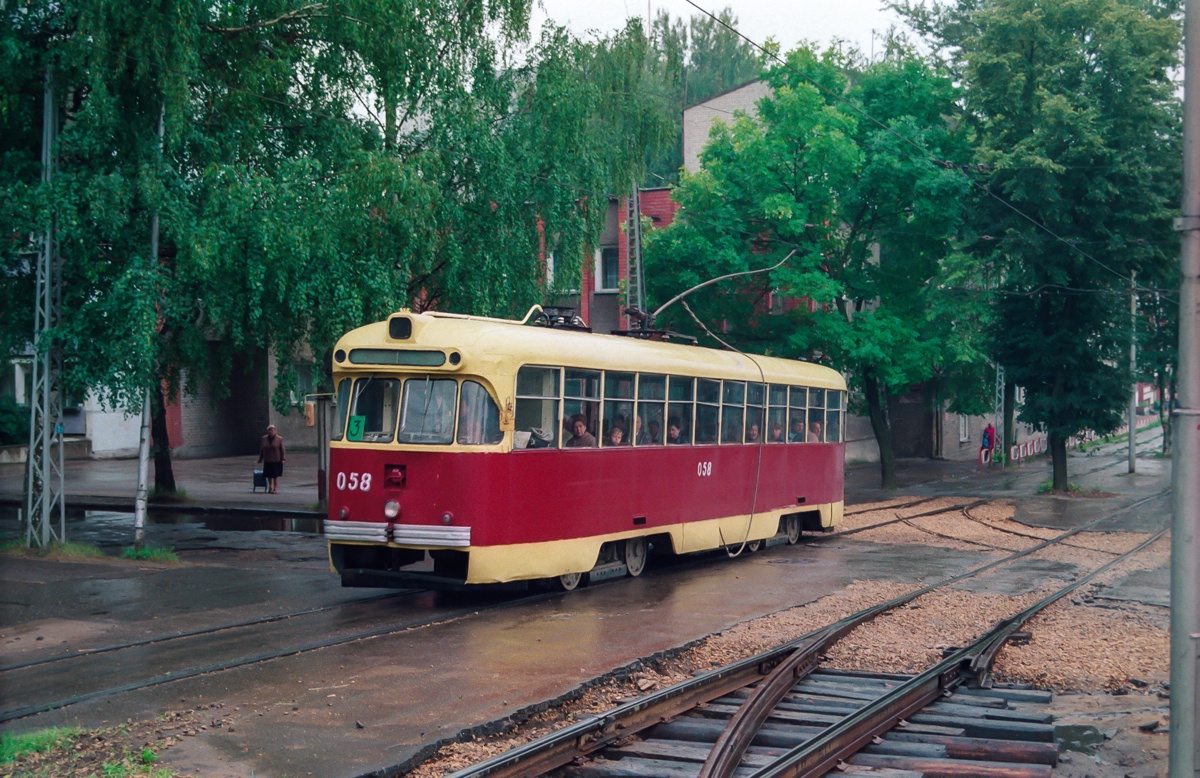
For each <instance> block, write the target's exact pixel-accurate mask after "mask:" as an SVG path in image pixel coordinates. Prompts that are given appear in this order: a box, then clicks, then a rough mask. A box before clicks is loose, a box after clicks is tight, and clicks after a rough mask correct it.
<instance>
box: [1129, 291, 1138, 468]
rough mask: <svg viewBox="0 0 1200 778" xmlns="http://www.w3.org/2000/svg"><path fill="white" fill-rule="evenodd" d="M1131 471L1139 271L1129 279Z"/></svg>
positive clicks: (1134, 447)
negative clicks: (1131, 382)
mask: <svg viewBox="0 0 1200 778" xmlns="http://www.w3.org/2000/svg"><path fill="white" fill-rule="evenodd" d="M1129 377H1130V380H1132V381H1133V386H1132V387H1131V388H1130V390H1129V472H1131V473H1136V472H1137V393H1138V392H1137V387H1138V380H1137V271H1136V270H1135V271H1133V275H1132V276H1131V277H1130V279H1129Z"/></svg>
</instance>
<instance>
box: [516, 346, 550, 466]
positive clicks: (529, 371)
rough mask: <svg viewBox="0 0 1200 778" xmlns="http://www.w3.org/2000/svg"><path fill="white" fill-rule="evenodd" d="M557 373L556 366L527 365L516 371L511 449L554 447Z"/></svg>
mask: <svg viewBox="0 0 1200 778" xmlns="http://www.w3.org/2000/svg"><path fill="white" fill-rule="evenodd" d="M561 372H562V371H561V370H560V369H559V368H557V367H528V366H527V367H523V368H521V369H520V370H518V371H517V406H516V418H515V424H516V431H515V432H514V433H513V448H554V447H556V446H558V439H559V432H558V431H559V421H558V418H559V417H558V398H559V393H558V389H559V385H558V384H559V378H560V374H561Z"/></svg>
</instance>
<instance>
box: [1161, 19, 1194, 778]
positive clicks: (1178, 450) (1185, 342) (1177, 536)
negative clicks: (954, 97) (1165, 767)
mask: <svg viewBox="0 0 1200 778" xmlns="http://www.w3.org/2000/svg"><path fill="white" fill-rule="evenodd" d="M1184 36H1185V44H1184V80H1183V208H1182V213H1181V215H1180V219H1179V221H1178V223H1177V228H1178V230H1179V233H1180V258H1179V266H1180V267H1179V269H1180V279H1179V367H1178V374H1177V379H1178V380H1177V386H1178V391H1179V403H1178V405H1177V406H1176V407H1175V409H1174V410H1173V411H1172V413H1171V419H1172V423H1173V424H1174V433H1175V453H1174V458H1173V460H1172V463H1173V464H1172V471H1171V485H1172V489H1173V501H1174V516H1173V519H1172V524H1171V744H1170V758H1171V767H1170V772H1169V775H1170V778H1197V776H1200V753H1198V747H1197V737H1196V729H1197V727H1200V690H1198V689H1197V683H1196V679H1197V676H1198V675H1200V0H1187V5H1186V11H1185V15H1184Z"/></svg>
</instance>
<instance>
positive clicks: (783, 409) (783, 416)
mask: <svg viewBox="0 0 1200 778" xmlns="http://www.w3.org/2000/svg"><path fill="white" fill-rule="evenodd" d="M768 395H769V402H770V407H769V408H768V409H767V442H768V443H783V442H784V441H785V440H787V400H788V388H787V387H786V386H782V385H780V384H771V389H770V391H769V392H768Z"/></svg>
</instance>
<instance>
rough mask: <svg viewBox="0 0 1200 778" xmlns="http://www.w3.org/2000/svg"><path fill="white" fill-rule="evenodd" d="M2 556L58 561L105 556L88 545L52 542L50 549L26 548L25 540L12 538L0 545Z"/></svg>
mask: <svg viewBox="0 0 1200 778" xmlns="http://www.w3.org/2000/svg"><path fill="white" fill-rule="evenodd" d="M0 554H5V555H7V556H23V557H38V558H40V559H57V560H65V561H72V560H85V559H104V558H105V557H106V556H107V554H105V553H104V552H103V551H101V550H100V549H98V548H96V547H95V546H89V545H87V544H86V543H72V542H70V541H67V542H66V543H59V542H58V541H52V542H51V543H50V546H49V547H48V548H38V547H37V546H32V547H26V545H25V539H24V538H20V537H18V538H10V539H7V540H5V541H4V542H3V544H0Z"/></svg>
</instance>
